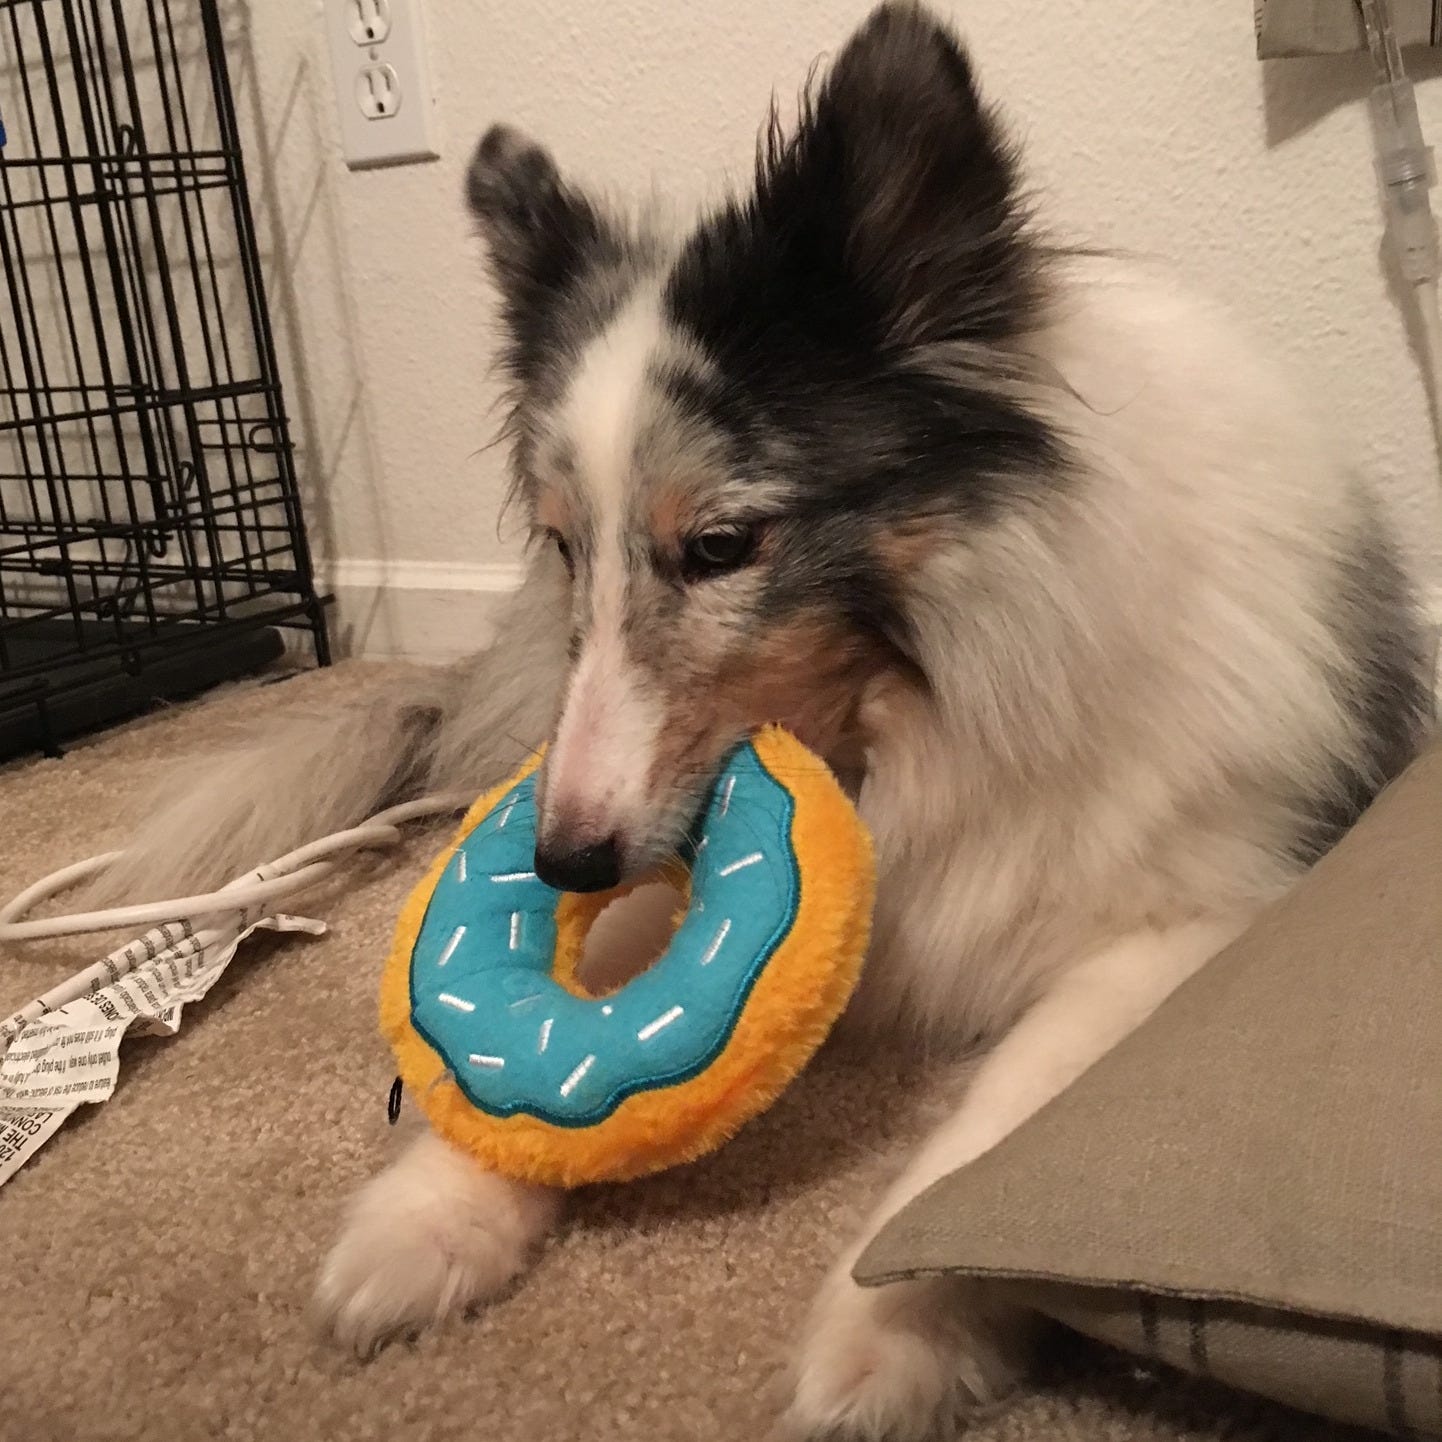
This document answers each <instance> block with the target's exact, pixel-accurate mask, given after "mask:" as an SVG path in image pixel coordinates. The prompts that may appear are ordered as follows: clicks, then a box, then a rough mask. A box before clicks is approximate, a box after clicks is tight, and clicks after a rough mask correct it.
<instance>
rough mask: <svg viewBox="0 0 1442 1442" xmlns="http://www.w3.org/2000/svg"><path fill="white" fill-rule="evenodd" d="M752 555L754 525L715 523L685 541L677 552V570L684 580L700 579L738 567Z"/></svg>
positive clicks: (754, 545) (754, 552) (734, 569)
mask: <svg viewBox="0 0 1442 1442" xmlns="http://www.w3.org/2000/svg"><path fill="white" fill-rule="evenodd" d="M755 554H756V528H755V527H754V526H717V527H716V529H715V530H712V531H702V532H701V533H700V535H697V536H692V537H691V539H690V540H689V541H687V542H686V547H685V549H684V551H683V552H682V553H681V572H682V574H683V575H684V576H685V578H686V579H687V580H688V581H701V580H705V579H706V578H707V577H708V576H721V575H724V574H725V573H726V572H727V571H736V570H739V569H740V568H741V567H742V566H744V565H746V564H747V562H749V561H750V560H751V558H752V557H753V556H754V555H755Z"/></svg>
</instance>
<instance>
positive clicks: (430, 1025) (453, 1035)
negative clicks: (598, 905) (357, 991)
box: [410, 743, 801, 1127]
mask: <svg viewBox="0 0 1442 1442" xmlns="http://www.w3.org/2000/svg"><path fill="white" fill-rule="evenodd" d="M793 809H794V807H793V802H792V799H791V796H790V794H789V793H788V792H787V791H786V789H785V788H784V787H783V786H781V785H780V783H779V782H778V781H777V780H776V778H775V777H773V776H772V775H771V774H770V772H768V771H767V770H766V768H765V766H764V765H763V764H762V762H761V759H760V757H759V756H757V754H756V751H755V749H754V748H753V747H752V746H751V745H750V744H749V743H747V744H745V745H743V746H741V747H740V748H738V749H737V750H736V751H735V752H733V753H732V755H731V756H730V758H729V759H728V761H727V763H726V765H725V767H724V769H723V770H722V772H721V775H720V779H719V780H718V781H717V783H716V785H715V787H714V788H713V790H712V794H711V797H710V800H709V801H708V803H707V806H706V810H705V812H704V814H703V816H702V817H701V820H700V822H699V823H698V826H697V829H696V832H695V839H694V846H695V850H694V856H693V862H692V868H691V907H690V910H689V911H688V912H687V915H686V918H685V920H684V921H683V922H682V923H681V926H680V928H679V929H678V930H677V932H676V934H675V936H673V937H672V939H671V943H670V945H669V946H668V947H667V948H666V951H665V954H664V955H663V956H662V957H661V958H660V959H659V960H658V961H657V962H656V963H655V964H654V965H653V966H651V967H650V968H649V969H648V970H647V971H645V972H644V973H642V975H640V976H638V977H636V978H635V979H634V980H632V981H630V982H628V983H627V984H626V985H625V986H624V987H622V988H621V989H620V990H619V991H617V992H614V993H612V994H611V995H610V996H607V997H601V998H595V999H589V998H583V997H577V996H572V995H571V994H570V993H569V992H568V991H566V990H565V989H564V988H563V987H562V986H561V985H560V984H559V983H558V982H556V981H555V980H554V979H553V978H552V976H551V962H552V955H553V953H554V951H555V946H556V922H555V913H556V905H557V903H558V901H559V900H560V897H561V893H560V892H558V891H556V890H555V889H554V888H552V887H549V886H547V885H546V884H545V883H544V882H543V881H541V880H540V879H539V878H538V877H537V876H536V874H535V872H534V871H532V869H531V867H532V863H533V851H534V845H535V835H536V824H535V823H536V805H535V777H534V775H533V776H531V777H529V778H528V779H527V780H525V781H523V782H521V783H520V784H518V785H517V786H515V787H514V788H512V790H511V791H510V792H508V793H507V794H506V795H505V796H504V797H503V798H502V800H501V801H500V803H499V804H498V805H497V806H495V807H494V808H493V809H492V810H491V811H490V812H489V813H488V814H487V815H486V816H484V817H482V819H481V820H480V822H479V823H478V824H477V825H476V827H475V828H474V829H473V830H472V831H471V832H470V833H469V834H468V835H466V836H465V837H464V838H463V839H462V840H461V842H460V844H459V846H458V847H457V850H456V854H455V855H454V856H453V857H452V858H451V860H450V861H449V863H448V864H447V866H446V869H445V872H444V874H443V875H442V877H441V879H440V881H439V882H437V884H436V887H435V890H434V891H433V892H432V893H431V898H430V902H429V904H428V906H427V909H426V915H425V920H424V921H423V922H422V924H421V929H420V934H419V936H418V937H417V939H416V944H415V948H414V950H413V951H412V953H411V973H410V980H411V1019H412V1022H413V1024H414V1026H415V1029H416V1031H417V1032H419V1033H420V1035H421V1036H422V1037H424V1038H425V1040H426V1041H427V1042H428V1043H429V1045H430V1046H431V1047H432V1048H434V1050H435V1051H436V1052H438V1053H439V1054H440V1056H441V1057H442V1058H443V1059H444V1060H445V1063H446V1065H447V1067H449V1069H450V1071H451V1073H452V1075H453V1076H454V1077H455V1080H456V1084H457V1086H459V1087H460V1089H461V1091H462V1092H463V1093H464V1094H465V1096H466V1097H467V1099H468V1100H469V1101H470V1102H471V1103H472V1105H474V1106H476V1107H479V1108H480V1109H481V1110H482V1111H485V1112H487V1113H489V1114H490V1115H492V1116H498V1117H505V1116H513V1115H515V1114H516V1113H518V1112H526V1113H528V1114H530V1115H532V1116H535V1117H539V1118H542V1119H543V1120H545V1121H548V1122H552V1123H554V1124H556V1125H558V1126H571V1127H584V1126H591V1125H594V1124H595V1123H596V1122H599V1121H602V1120H604V1119H605V1118H606V1117H607V1116H609V1115H610V1114H611V1113H612V1112H613V1111H614V1110H615V1109H616V1107H617V1106H618V1105H620V1103H621V1102H622V1101H623V1100H625V1098H626V1097H628V1096H631V1095H633V1094H634V1093H636V1092H639V1091H647V1090H651V1089H654V1088H656V1087H663V1086H669V1085H672V1084H674V1083H676V1082H680V1081H684V1080H686V1079H687V1078H689V1077H692V1076H695V1075H696V1074H697V1073H698V1072H701V1071H703V1070H705V1068H706V1067H707V1066H709V1065H710V1064H711V1062H712V1061H714V1060H715V1058H716V1057H717V1056H718V1055H719V1054H720V1053H721V1051H722V1050H723V1049H724V1048H725V1046H726V1043H727V1041H728V1040H729V1039H730V1037H731V1034H732V1032H733V1031H734V1030H735V1027H736V1023H737V1020H738V1019H739V1018H740V1015H741V1011H742V1009H743V1007H744V1006H745V1005H746V1000H747V998H748V997H749V996H750V994H751V988H752V987H753V986H754V985H755V982H756V978H757V977H758V976H759V975H760V974H761V971H762V969H763V968H764V967H765V965H766V963H767V961H768V960H769V959H770V958H771V955H772V954H773V952H774V951H775V950H776V947H777V946H778V945H779V944H780V942H781V941H782V939H783V938H784V937H785V936H786V934H787V933H788V932H789V931H790V929H791V927H792V925H793V924H794V922H795V919H796V911H797V907H798V905H799V903H800V898H801V877H800V873H799V871H798V870H797V865H796V857H795V854H794V852H793V851H792V849H791V818H792V812H793Z"/></svg>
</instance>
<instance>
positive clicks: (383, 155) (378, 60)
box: [325, 0, 440, 170]
mask: <svg viewBox="0 0 1442 1442" xmlns="http://www.w3.org/2000/svg"><path fill="white" fill-rule="evenodd" d="M360 8H361V7H360V0H325V34H326V44H327V46H328V48H329V50H330V61H331V74H332V76H333V78H334V81H335V102H336V108H337V110H338V112H339V114H340V135H341V148H342V149H343V150H344V152H345V161H346V164H347V165H348V166H349V167H350V168H351V169H352V170H369V169H373V168H375V167H377V166H382V165H410V164H413V163H414V162H416V161H421V160H435V159H436V158H437V156H438V155H439V154H440V151H439V149H438V148H437V144H436V129H437V126H436V115H435V108H436V102H435V91H434V90H433V89H432V86H431V75H430V66H429V64H428V63H427V57H426V43H425V27H424V17H423V16H422V14H421V9H422V0H386V4H385V9H386V11H387V12H388V14H389V17H390V28H389V30H388V31H387V33H386V35H385V38H384V39H383V40H381V41H379V42H377V43H375V44H369V45H366V44H357V43H356V40H355V31H356V29H357V24H356V22H357V14H356V13H355V12H357V11H359V10H360ZM381 67H389V69H388V70H387V71H386V74H387V75H394V77H395V80H394V86H393V90H392V92H391V93H392V94H393V96H394V105H393V108H392V109H391V110H390V111H389V113H379V114H378V113H376V107H375V106H374V105H372V104H367V103H366V101H365V97H366V95H367V91H368V87H367V86H366V84H365V80H364V77H365V76H366V75H368V74H376V73H379V72H380V68H381ZM367 110H369V111H370V112H371V113H370V114H367Z"/></svg>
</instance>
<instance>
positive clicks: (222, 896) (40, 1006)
mask: <svg viewBox="0 0 1442 1442" xmlns="http://www.w3.org/2000/svg"><path fill="white" fill-rule="evenodd" d="M469 804H470V803H469V799H468V798H466V797H462V796H424V797H421V798H420V799H419V800H416V801H407V802H404V803H402V804H401V805H399V806H392V807H389V808H388V809H387V810H385V811H379V812H377V813H376V814H375V815H374V816H372V817H370V818H369V819H368V820H366V821H363V822H362V823H361V824H360V825H359V826H353V827H351V828H350V829H349V830H346V831H338V832H336V833H335V834H333V835H331V836H325V837H322V838H321V839H320V840H319V841H312V842H309V843H307V844H306V845H305V846H302V847H299V848H297V849H296V850H295V851H291V852H289V853H287V854H286V855H285V856H282V857H279V858H278V859H277V860H275V861H270V862H267V863H265V864H264V865H263V866H257V867H256V868H255V869H254V870H252V871H248V872H246V874H245V875H244V876H239V877H237V878H236V879H235V880H234V881H232V882H229V883H228V884H227V885H225V886H222V887H221V888H220V889H219V890H218V891H209V892H205V893H204V894H202V895H199V896H181V897H175V898H172V899H171V900H169V901H152V902H144V903H141V904H140V905H136V906H116V907H111V908H109V909H108V910H104V911H87V912H77V913H75V914H74V915H70V916H54V917H46V918H45V919H43V920H40V921H25V920H22V918H23V917H24V916H26V915H27V914H28V913H29V912H30V911H32V910H33V909H34V908H35V907H36V906H38V905H39V904H40V903H41V902H43V901H47V900H49V899H50V898H51V897H53V896H58V895H59V894H60V893H61V892H62V891H65V890H66V889H67V888H69V887H71V886H74V885H75V884H76V882H79V881H83V880H86V879H87V878H89V877H91V876H95V875H96V874H98V873H99V872H102V871H104V869H105V868H106V867H107V866H108V865H109V864H110V863H111V862H112V861H114V860H115V858H116V857H117V856H119V855H120V854H121V853H120V852H118V851H109V852H106V853H105V854H104V855H102V856H92V857H90V858H89V859H88V860H86V861H78V862H76V863H75V864H74V865H72V866H66V867H63V868H62V869H61V870H59V871H56V872H53V873H52V874H51V875H49V876H47V877H45V878H44V879H43V880H41V881H37V882H36V883H35V884H34V885H33V886H29V887H27V888H26V889H25V890H24V891H22V892H21V893H20V894H19V895H18V896H16V897H14V898H13V899H12V900H11V901H9V902H7V903H6V905H5V906H4V907H0V943H3V942H15V941H38V940H41V939H42V938H47V937H56V936H76V935H79V934H80V933H83V932H92V931H111V930H113V929H115V928H117V927H122V926H124V927H129V926H143V925H146V924H153V923H158V924H160V925H161V926H162V930H163V932H164V934H163V935H160V936H158V937H157V938H156V941H155V945H158V946H161V947H166V948H170V947H176V946H179V945H186V946H188V948H189V949H190V950H192V951H203V950H206V949H209V948H210V947H212V946H217V945H221V944H224V943H225V942H227V941H230V940H233V939H234V938H235V937H237V936H239V935H240V933H241V932H242V931H244V930H246V929H248V928H249V927H251V926H253V925H254V924H255V923H256V922H257V921H259V920H260V919H261V918H262V917H265V916H268V915H269V914H270V913H271V912H272V911H273V910H274V909H275V908H274V903H276V902H279V901H281V900H283V899H285V898H288V897H292V896H295V895H297V894H298V893H300V892H302V891H306V890H309V889H310V888H311V887H313V886H316V885H317V884H318V883H320V882H322V881H324V880H325V879H326V878H327V877H329V876H331V875H333V874H334V873H335V872H336V870H337V869H338V867H339V863H340V860H341V858H342V857H343V856H346V855H348V854H349V853H351V852H354V851H362V850H369V849H372V848H375V847H380V846H392V845H394V844H395V843H396V842H397V841H399V840H400V834H401V833H400V830H399V827H400V824H401V823H402V822H406V821H414V820H416V819H417V818H419V817H424V816H442V815H446V814H448V813H454V812H457V811H463V810H464V809H465V808H466V806H467V805H469ZM171 928H174V929H175V931H176V935H175V936H171V935H170V934H169V932H170V929H171ZM152 936H155V934H154V933H152ZM146 940H147V941H149V940H150V938H146ZM128 952H129V954H130V955H132V956H133V960H132V961H130V962H129V963H128V964H127V963H126V962H124V961H121V960H119V959H118V958H120V957H121V956H122V955H124V954H125V953H115V954H113V955H112V956H110V957H107V958H106V959H105V960H104V961H101V962H97V963H96V964H95V965H94V966H90V967H87V968H85V970H84V971H80V972H77V973H76V974H75V975H74V976H72V977H69V978H67V979H66V980H65V981H62V982H61V983H59V985H57V986H54V987H52V988H51V989H50V990H49V991H47V992H46V993H45V994H44V995H43V996H40V997H37V998H36V999H35V1000H34V1001H32V1002H30V1003H29V1005H27V1006H25V1007H22V1008H21V1009H20V1010H19V1011H18V1012H16V1013H15V1015H14V1016H13V1017H11V1018H9V1019H8V1021H7V1022H6V1023H5V1027H4V1030H5V1031H6V1032H7V1033H9V1034H11V1035H13V1034H15V1033H16V1032H18V1030H19V1027H20V1026H21V1025H24V1024H27V1023H29V1022H30V1021H33V1020H35V1019H36V1018H38V1017H40V1016H43V1015H45V1014H46V1013H47V1012H50V1011H54V1010H55V1009H56V1008H58V1007H61V1006H64V1005H66V1004H67V1003H68V1002H71V1001H74V1000H76V999H77V998H78V997H82V996H86V995H88V994H89V993H90V992H92V991H94V990H95V988H96V987H98V986H105V985H110V984H112V983H113V982H115V981H116V980H117V979H118V977H119V976H121V975H123V974H124V973H125V971H127V970H128V969H129V966H132V965H134V964H135V962H136V961H139V960H141V959H143V958H144V957H145V956H146V955H147V948H146V947H145V946H134V947H131V948H129V949H128ZM0 1051H3V1047H0Z"/></svg>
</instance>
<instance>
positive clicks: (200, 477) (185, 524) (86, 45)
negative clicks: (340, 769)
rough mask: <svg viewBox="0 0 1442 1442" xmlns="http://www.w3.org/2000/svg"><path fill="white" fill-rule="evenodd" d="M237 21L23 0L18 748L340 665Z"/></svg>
mask: <svg viewBox="0 0 1442 1442" xmlns="http://www.w3.org/2000/svg"><path fill="white" fill-rule="evenodd" d="M225 40H226V34H225V26H224V25H223V24H222V16H221V14H220V12H219V10H218V9H217V5H216V3H215V0H144V3H141V0H0V122H3V124H4V126H5V133H4V135H3V137H0V265H3V269H4V279H3V282H0V286H3V290H0V758H3V757H4V756H6V755H14V754H17V753H19V752H22V751H26V750H33V749H36V748H37V747H43V748H44V749H46V750H48V751H50V752H52V753H54V752H56V751H57V749H58V746H59V742H60V740H61V739H62V738H63V737H64V736H67V735H71V734H74V733H77V732H79V731H82V730H87V729H91V728H93V727H95V726H97V725H101V724H104V723H105V722H106V721H110V720H113V719H117V718H118V717H119V716H121V715H124V714H127V713H130V712H133V711H135V710H137V709H140V708H141V707H143V706H144V705H146V704H148V703H149V702H151V701H153V700H156V699H159V698H162V697H173V696H177V695H182V694H187V693H193V692H195V691H198V690H201V689H203V688H204V687H206V686H208V685H211V684H213V683H214V682H216V681H218V680H220V679H223V678H225V677H227V676H232V675H236V674H239V673H241V672H244V671H253V670H256V669H258V668H260V667H262V666H264V665H265V664H266V663H268V662H269V661H271V660H273V659H275V657H276V656H277V655H279V654H280V652H281V651H282V650H283V649H284V638H283V636H282V635H281V629H284V628H290V629H293V630H300V631H305V632H308V633H309V636H310V638H311V642H312V644H313V647H314V652H315V656H316V659H317V660H318V661H319V662H320V663H321V664H325V663H326V662H327V661H328V659H329V657H328V647H327V640H326V629H325V617H324V613H323V610H322V604H321V602H322V598H321V597H319V596H318V595H317V593H316V589H315V584H314V579H313V576H312V571H311V562H310V555H309V550H308V547H307V543H306V535H305V527H304V522H303V519H302V515H301V508H300V501H299V496H298V493H297V488H296V475H295V463H294V453H293V449H292V443H291V438H290V433H289V430H288V427H287V422H286V413H285V404H284V397H283V395H282V392H281V385H280V379H279V376H278V374H277V368H276V358H275V348H274V344H273V340H272V334H271V328H270V320H269V316H268V314H267V310H266V298H265V287H264V284H263V282H262V278H261V271H260V257H259V253H258V246H257V242H256V236H255V229H254V222H253V219H252V216H251V210H250V201H249V197H248V194H247V189H246V177H245V167H244V163H243V159H242V155H241V148H240V142H239V137H238V133H237V127H236V116H235V107H234V101H233V97H232V92H231V84H230V77H229V74H228V71H227V66H226V55H225ZM278 628H279V629H278Z"/></svg>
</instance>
